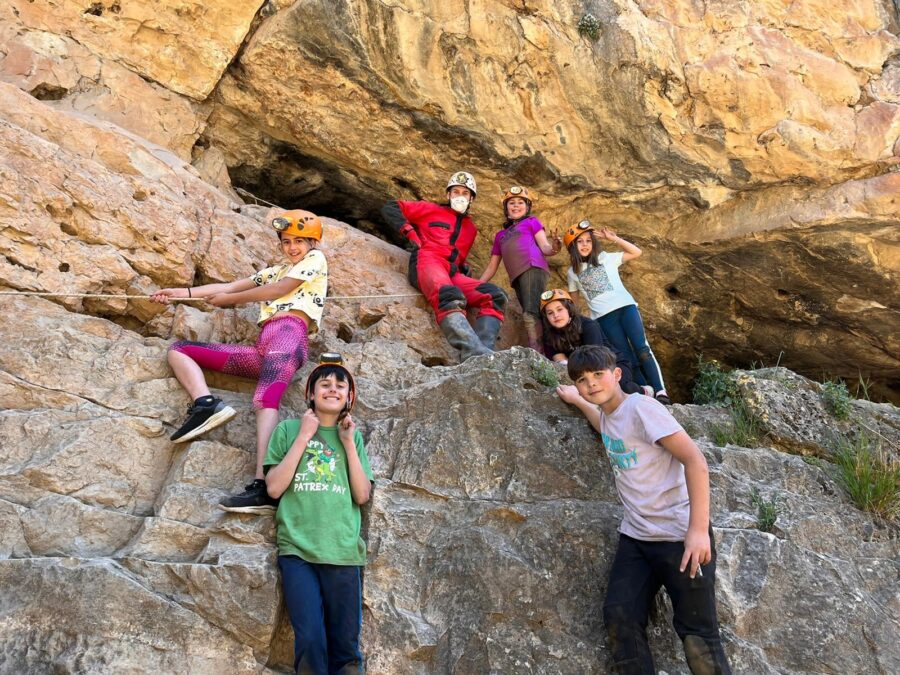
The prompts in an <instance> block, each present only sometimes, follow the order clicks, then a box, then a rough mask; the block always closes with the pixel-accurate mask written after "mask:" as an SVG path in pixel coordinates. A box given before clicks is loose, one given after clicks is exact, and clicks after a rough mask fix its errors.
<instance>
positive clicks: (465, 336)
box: [441, 312, 491, 363]
mask: <svg viewBox="0 0 900 675" xmlns="http://www.w3.org/2000/svg"><path fill="white" fill-rule="evenodd" d="M441 330H442V331H443V332H444V337H446V338H447V342H449V343H450V346H452V347H455V348H456V349H458V350H459V362H460V363H462V362H463V361H465V360H466V359H468V358H469V357H471V356H479V355H481V354H490V353H491V350H490V349H488V348H487V347H485V346H484V345H483V344H482V343H481V340H479V339H478V335H476V334H475V331H474V330H472V326H471V325H470V324H469V320H468V319H467V318H466V315H465V314H463V313H462V312H453V313H452V314H448V315H447V316H445V317H444V320H443V321H441Z"/></svg>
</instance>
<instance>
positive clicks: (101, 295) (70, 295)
mask: <svg viewBox="0 0 900 675" xmlns="http://www.w3.org/2000/svg"><path fill="white" fill-rule="evenodd" d="M0 295H20V296H33V297H39V298H124V299H127V300H149V299H150V298H152V297H153V296H152V295H123V294H117V293H44V292H40V291H0ZM421 296H422V294H421V293H393V294H388V295H328V296H326V297H325V299H326V300H372V299H376V298H418V297H421ZM204 299H205V298H169V302H200V301H201V300H204Z"/></svg>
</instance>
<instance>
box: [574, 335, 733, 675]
mask: <svg viewBox="0 0 900 675" xmlns="http://www.w3.org/2000/svg"><path fill="white" fill-rule="evenodd" d="M568 370H569V377H571V378H572V381H573V382H575V386H574V387H573V386H571V385H569V386H560V387H558V388H557V390H556V391H557V394H559V397H560V398H561V399H562V400H563V401H565V402H566V403H569V404H571V405H573V406H575V407H576V408H578V409H579V410H580V411H581V412H582V413H583V414H584V416H585V417H586V418H587V420H588V421H589V422H590V423H591V425H592V426H593V427H594V428H595V429H596V430H597V431H598V432H600V435H601V436H602V438H603V445H604V446H605V448H606V454H607V456H608V458H609V461H610V464H611V465H612V468H613V473H614V474H615V478H616V489H617V490H618V492H619V498H620V499H621V500H622V504H623V505H624V507H625V517H624V518H623V519H622V524H621V526H620V527H619V548H618V550H617V551H616V557H615V560H614V561H613V564H612V569H610V573H609V585H608V588H607V594H606V600H605V601H604V603H603V619H604V622H605V624H606V631H607V634H608V635H609V643H610V650H611V652H612V657H613V663H614V664H615V668H616V672H618V673H636V674H640V673H655V672H656V670H655V669H654V666H653V657H652V656H651V654H650V648H649V646H648V644H647V633H646V627H647V618H648V614H649V612H650V605H651V603H652V602H653V598H654V597H655V596H656V593H657V591H658V590H659V588H660V586H665V588H666V591H667V592H668V594H669V597H670V598H671V599H672V607H673V609H674V614H675V616H674V619H673V624H674V627H675V631H676V632H677V633H678V636H679V637H680V638H681V640H682V644H683V645H684V652H685V656H686V658H687V663H688V667H689V668H690V669H691V672H692V673H695V674H699V673H704V674H706V673H721V674H729V673H731V669H730V667H729V665H728V660H727V659H726V657H725V652H724V650H723V649H722V641H721V638H720V636H719V624H718V621H717V619H716V599H715V578H716V553H715V545H714V542H713V539H712V529H711V528H710V524H709V469H708V468H707V465H706V459H705V458H704V457H703V453H701V452H700V449H699V448H698V447H697V445H696V444H695V443H694V441H692V440H691V437H690V436H688V435H687V433H686V432H685V431H684V429H682V428H681V425H680V424H678V422H677V421H676V420H675V418H674V417H672V415H671V414H670V413H669V412H668V411H667V410H666V409H665V406H663V405H662V404H661V403H659V402H658V401H655V400H653V399H652V398H650V397H649V396H642V395H640V394H631V395H628V394H625V392H623V391H622V388H621V387H620V386H619V377H620V376H621V372H620V371H619V369H618V368H617V367H616V357H615V355H614V354H613V353H612V352H611V351H609V350H608V349H606V348H605V347H596V346H585V347H579V348H578V349H576V350H575V351H574V352H572V354H571V356H569V363H568Z"/></svg>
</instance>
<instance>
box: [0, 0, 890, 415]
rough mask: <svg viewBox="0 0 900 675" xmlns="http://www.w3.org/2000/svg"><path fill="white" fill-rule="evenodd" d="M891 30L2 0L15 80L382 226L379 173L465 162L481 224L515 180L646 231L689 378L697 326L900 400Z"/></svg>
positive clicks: (435, 171) (758, 358) (746, 21)
mask: <svg viewBox="0 0 900 675" xmlns="http://www.w3.org/2000/svg"><path fill="white" fill-rule="evenodd" d="M586 13H591V14H592V15H593V16H594V17H595V18H596V19H597V21H598V29H597V33H596V35H595V36H593V37H592V36H589V35H581V34H579V31H578V25H579V22H580V20H581V19H582V18H583V17H584V15H585V14H586ZM898 26H900V14H898V10H897V3H896V2H893V1H889V0H833V1H831V2H821V1H820V0H807V1H805V2H802V3H797V2H788V1H787V0H776V1H771V2H750V1H749V0H740V1H735V2H720V1H716V2H706V3H696V2H692V1H690V0H675V1H670V2H658V1H656V0H639V1H637V2H625V1H624V0H599V1H597V2H590V3H580V4H579V3H574V4H573V3H558V2H544V1H542V0H539V1H529V2H526V3H520V2H508V1H506V0H482V1H478V2H461V1H460V0H454V1H452V2H444V3H440V4H435V3H421V2H415V1H409V0H400V1H397V2H391V3H383V2H374V1H372V0H347V1H345V2H339V3H335V2H331V1H330V0H329V1H324V0H311V1H304V2H290V1H289V0H270V1H268V2H265V3H262V2H251V3H233V2H225V1H224V0H219V1H218V2H205V3H191V2H166V3H162V4H160V3H155V2H154V3H151V2H147V1H146V0H136V1H133V2H128V3H124V4H123V3H120V2H118V1H113V2H107V1H104V2H93V3H87V2H74V1H67V2H62V3H58V2H57V3H49V2H41V1H38V2H35V1H33V0H12V2H10V3H6V4H5V5H4V7H3V8H0V36H2V38H3V39H2V40H0V80H3V81H6V82H9V83H12V84H14V85H16V86H18V87H20V88H22V89H24V90H25V91H29V92H31V93H32V94H33V95H34V96H36V97H38V98H41V99H44V100H49V101H50V102H51V103H52V105H54V106H55V107H57V108H63V109H70V110H77V111H84V112H86V113H89V114H91V115H93V116H96V117H99V118H102V119H105V120H108V121H113V122H115V123H116V124H119V125H121V126H124V127H126V128H128V129H129V130H131V131H133V132H134V133H136V134H138V135H140V136H141V137H144V138H147V139H149V140H151V141H153V142H155V143H158V144H161V145H163V146H165V147H167V148H169V149H171V150H172V151H173V152H175V153H176V154H177V155H178V156H179V157H180V158H182V159H185V160H189V161H192V162H194V163H195V164H196V166H197V167H198V169H199V170H200V171H201V173H202V175H203V176H204V177H205V178H206V179H207V180H208V181H210V182H212V183H214V184H216V185H217V186H219V187H220V188H222V189H223V190H226V191H227V190H228V189H229V185H228V177H226V176H225V175H224V171H223V169H224V168H225V167H227V170H228V173H230V176H231V179H232V180H233V181H234V182H235V183H236V184H237V185H238V186H239V187H242V188H246V189H249V190H250V191H251V192H253V193H256V194H259V195H260V196H261V197H263V198H265V199H268V200H270V201H274V202H276V203H279V204H282V205H284V206H300V207H304V208H311V209H312V210H314V211H316V212H321V213H325V214H327V215H331V216H334V217H337V218H339V219H341V220H344V221H347V222H351V223H354V224H355V225H356V226H358V227H359V228H361V229H363V230H365V231H368V232H373V233H376V234H378V235H379V236H381V237H382V238H386V239H388V240H393V241H396V238H395V237H396V235H395V234H393V233H390V232H387V231H386V230H385V225H384V223H382V222H381V221H380V216H379V215H378V212H379V208H380V206H381V205H382V204H383V203H384V201H385V200H386V199H387V198H389V197H391V196H400V197H404V198H429V199H439V198H441V196H442V190H441V187H442V186H443V185H444V183H445V181H446V177H447V176H448V175H449V174H450V173H451V172H452V171H455V170H458V169H459V168H463V167H465V168H468V169H471V170H472V171H474V172H475V173H476V174H477V177H478V180H479V186H480V199H479V200H478V201H477V202H476V204H475V207H474V214H475V216H476V221H477V222H479V224H480V225H481V227H482V229H483V230H484V231H485V234H486V235H489V234H490V233H492V231H494V230H495V229H496V228H497V227H498V226H499V223H500V220H501V214H500V210H499V207H498V205H497V203H496V202H495V199H497V198H498V197H499V196H500V194H501V190H502V189H503V188H505V187H507V186H508V185H509V184H511V183H523V184H526V185H528V186H529V187H531V188H533V189H534V190H535V191H536V192H537V194H538V196H539V201H538V202H537V211H538V214H539V215H540V216H541V218H542V219H543V220H544V222H545V223H546V224H547V225H548V226H550V227H565V226H568V225H570V224H571V223H573V222H576V221H577V220H579V219H581V218H583V217H585V216H588V217H590V218H592V219H593V220H594V221H595V222H597V223H603V224H607V225H612V226H613V227H615V228H618V229H619V231H620V233H621V234H623V235H624V236H626V237H627V238H629V239H632V240H635V241H637V243H639V245H640V246H641V247H642V248H643V249H644V250H645V255H644V257H643V258H641V259H640V260H638V261H636V262H634V263H630V264H629V265H628V266H626V268H625V269H626V270H627V272H628V278H627V283H628V285H629V288H630V289H631V290H632V292H633V293H634V295H635V297H636V298H637V300H638V302H639V303H640V306H641V309H642V312H643V315H644V319H645V323H646V326H647V328H648V331H649V334H650V339H651V344H652V345H653V347H654V350H655V352H656V353H657V354H658V355H659V356H660V358H661V360H662V361H663V369H664V371H666V374H667V378H668V380H669V383H670V385H671V386H670V388H672V389H676V390H678V393H680V394H681V395H682V396H683V395H684V394H685V392H686V385H687V382H688V380H689V378H690V375H691V373H692V369H691V368H690V367H686V364H688V363H693V362H695V360H696V354H697V352H698V351H701V350H702V352H703V353H704V355H705V356H706V357H708V358H718V359H720V360H723V361H725V362H730V363H732V364H736V365H744V366H748V365H750V364H751V363H754V362H756V363H764V364H766V365H769V364H774V363H780V364H783V365H787V366H789V367H791V368H793V369H795V370H797V371H800V372H802V373H804V374H806V375H810V376H814V377H817V378H821V377H822V376H823V373H824V374H825V375H826V376H841V377H844V378H847V379H851V380H853V381H855V380H856V379H857V377H858V376H859V374H860V373H862V375H863V376H864V377H867V378H869V379H871V380H873V383H874V386H875V387H876V388H878V389H879V393H880V395H881V396H883V397H888V398H892V399H893V400H895V401H897V400H900V398H898V395H897V393H896V392H897V382H898V381H900V361H898V357H897V355H898V353H900V345H898V344H897V335H898V334H900V324H898V320H897V316H898V311H897V306H896V298H897V297H900V287H898V281H897V279H898V270H900V256H898V252H897V251H898V241H897V231H898V228H897V221H898V204H897V201H896V195H897V193H898V191H900V184H898V175H897V173H896V167H897V161H898V157H900V154H898V153H900V141H898V136H900V62H898V53H900V38H898ZM489 240H490V236H483V237H481V238H480V240H479V242H478V243H477V246H476V250H475V253H474V255H473V259H474V260H475V262H476V269H477V267H478V266H479V265H484V264H486V262H487V258H488V251H489ZM564 258H565V256H564V255H559V256H557V258H556V259H555V260H553V261H552V262H551V265H552V267H553V269H554V271H555V273H556V275H557V276H556V281H558V282H560V283H561V281H562V275H564V273H565V269H566V267H567V265H568V263H567V261H566V260H565V259H564ZM629 268H631V269H629ZM504 274H505V273H504V272H503V271H501V272H500V274H499V277H498V279H499V280H500V281H501V283H506V281H507V280H506V279H505V276H504Z"/></svg>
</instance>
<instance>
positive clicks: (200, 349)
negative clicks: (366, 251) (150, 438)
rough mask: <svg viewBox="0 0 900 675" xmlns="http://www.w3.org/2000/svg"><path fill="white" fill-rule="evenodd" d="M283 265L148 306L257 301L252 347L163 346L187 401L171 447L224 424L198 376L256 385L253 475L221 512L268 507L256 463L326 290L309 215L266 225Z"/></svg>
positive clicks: (291, 214) (168, 291) (223, 409)
mask: <svg viewBox="0 0 900 675" xmlns="http://www.w3.org/2000/svg"><path fill="white" fill-rule="evenodd" d="M271 225H272V227H273V228H274V229H275V230H276V232H277V233H278V239H279V242H280V248H281V252H282V253H283V254H284V256H285V258H286V259H287V262H285V263H281V264H277V265H273V266H271V267H267V268H265V269H263V270H260V271H259V272H257V273H256V274H254V275H253V276H250V277H247V278H245V279H238V280H237V281H232V282H230V283H225V284H205V285H203V286H196V287H192V288H163V289H160V290H158V291H157V292H156V293H155V294H154V295H153V300H154V301H156V302H160V303H163V304H167V303H168V302H169V300H170V299H171V298H205V299H206V301H207V302H208V303H210V304H211V305H214V306H215V307H231V306H233V305H241V304H244V303H248V302H261V307H260V312H259V325H260V328H261V330H260V333H259V337H258V338H257V340H256V344H255V345H253V346H248V345H229V344H212V343H203V342H191V341H188V340H179V341H178V342H175V343H174V344H172V345H171V346H170V347H169V354H168V360H169V365H171V366H172V370H173V371H174V372H175V377H176V378H177V379H178V381H179V382H180V383H181V386H183V387H184V388H185V390H187V392H188V394H190V396H191V399H192V401H193V403H191V405H190V407H189V408H188V416H187V419H186V420H185V421H184V423H183V424H182V425H181V427H180V428H179V429H178V430H177V431H175V433H173V434H172V436H171V439H172V440H173V441H175V442H176V443H183V442H185V441H190V440H193V439H195V438H197V437H198V436H200V435H201V434H204V433H206V432H207V431H209V430H211V429H214V428H215V427H217V426H219V425H221V424H224V423H225V422H227V421H228V420H230V419H231V418H232V417H234V415H235V411H234V409H233V408H231V407H230V406H228V405H226V404H225V403H224V402H223V401H222V399H220V398H218V397H216V396H213V395H211V394H210V392H209V387H208V386H207V384H206V379H205V378H204V376H203V370H202V369H204V368H205V369H207V370H214V371H218V372H222V373H227V374H229V375H237V376H240V377H247V378H252V379H255V380H257V385H256V392H255V394H254V396H253V407H254V409H255V410H256V475H255V478H254V480H253V482H252V483H250V484H249V485H247V486H246V488H245V490H244V492H242V493H240V494H237V495H233V496H230V497H227V498H226V499H224V500H222V502H221V503H220V506H221V508H223V509H224V510H226V511H236V512H240V513H267V512H268V513H271V512H273V511H274V510H275V501H274V500H272V499H271V498H269V496H268V494H266V487H265V482H264V480H263V458H264V457H265V454H266V448H267V447H268V444H269V437H270V436H271V435H272V430H273V429H274V428H275V425H277V424H278V407H279V404H280V402H281V397H282V395H283V394H284V391H285V389H287V386H288V384H290V382H291V378H292V377H293V376H294V373H295V372H296V371H297V369H298V368H300V366H302V365H303V363H304V362H305V361H306V355H307V350H308V344H307V339H308V334H309V333H310V332H314V331H316V330H317V329H318V326H319V321H320V320H321V318H322V310H323V308H324V307H325V295H326V293H327V290H328V263H327V262H326V260H325V256H324V255H323V254H322V252H321V251H320V250H318V248H317V246H318V244H319V242H320V241H321V239H322V222H321V221H320V220H319V218H318V217H317V216H316V215H315V214H313V213H310V212H309V211H302V210H294V211H286V212H284V213H281V214H280V215H278V216H277V217H276V218H274V219H273V220H272V221H271Z"/></svg>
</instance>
